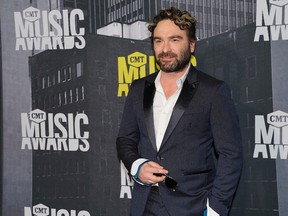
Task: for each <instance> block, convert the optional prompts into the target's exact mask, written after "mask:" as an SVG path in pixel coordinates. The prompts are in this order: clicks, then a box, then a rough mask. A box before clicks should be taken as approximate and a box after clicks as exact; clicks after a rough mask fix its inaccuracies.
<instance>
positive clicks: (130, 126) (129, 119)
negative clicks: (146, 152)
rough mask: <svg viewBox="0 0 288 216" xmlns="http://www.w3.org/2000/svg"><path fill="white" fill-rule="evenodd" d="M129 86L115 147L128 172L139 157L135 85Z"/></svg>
mask: <svg viewBox="0 0 288 216" xmlns="http://www.w3.org/2000/svg"><path fill="white" fill-rule="evenodd" d="M133 84H134V83H132V85H131V86H130V89H129V94H128V96H127V98H126V102H125V105H124V110H123V116H122V121H121V124H120V128H119V133H118V137H117V140H116V147H117V153H118V158H119V160H121V161H122V162H123V164H124V165H125V167H126V168H127V169H128V171H129V172H130V170H131V166H132V164H133V162H134V161H136V160H137V159H139V158H140V155H139V154H138V143H139V127H138V123H137V119H136V115H135V112H134V111H135V108H134V106H135V105H134V102H135V96H134V95H135V93H136V92H134V91H135V87H134V85H133Z"/></svg>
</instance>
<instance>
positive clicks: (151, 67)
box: [117, 52, 156, 97]
mask: <svg viewBox="0 0 288 216" xmlns="http://www.w3.org/2000/svg"><path fill="white" fill-rule="evenodd" d="M147 64H148V65H147ZM147 67H148V73H147ZM155 71H156V65H155V58H154V56H149V57H147V56H146V55H145V54H143V53H140V52H134V53H132V54H130V55H128V56H127V58H126V57H118V94H117V96H118V97H121V96H122V95H123V94H124V96H127V94H128V91H129V85H130V84H131V83H132V82H133V81H134V80H136V79H139V78H142V77H145V76H146V75H147V74H152V73H154V72H155Z"/></svg>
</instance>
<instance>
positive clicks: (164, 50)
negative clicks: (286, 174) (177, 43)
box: [162, 42, 171, 53]
mask: <svg viewBox="0 0 288 216" xmlns="http://www.w3.org/2000/svg"><path fill="white" fill-rule="evenodd" d="M162 51H163V52H165V53H166V52H169V51H171V46H170V43H169V42H165V43H164V44H163V50H162Z"/></svg>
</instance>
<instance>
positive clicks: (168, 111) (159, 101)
mask: <svg viewBox="0 0 288 216" xmlns="http://www.w3.org/2000/svg"><path fill="white" fill-rule="evenodd" d="M189 68H190V66H189V67H188V68H187V70H186V72H185V73H184V74H183V75H182V76H181V77H180V78H179V79H178V80H177V81H176V84H177V87H178V88H177V90H176V91H175V92H174V93H173V95H171V96H170V97H169V98H166V96H165V93H164V90H163V88H162V85H161V82H160V78H161V74H162V73H163V72H162V71H160V72H159V73H158V75H157V77H156V79H155V88H156V92H155V96H154V100H153V120H154V130H155V137H156V147H157V151H159V149H160V147H161V143H162V140H163V137H164V135H165V131H166V129H167V126H168V123H169V121H170V118H171V115H172V112H173V108H174V106H175V104H176V101H177V99H178V97H179V95H180V92H181V90H182V86H183V83H184V81H185V79H186V77H187V74H188V72H189ZM145 161H147V159H145V158H140V159H138V160H136V161H134V163H133V164H132V167H131V172H130V173H131V174H132V176H135V175H136V173H137V172H138V167H139V166H140V165H141V164H142V163H144V162H145ZM137 182H138V183H139V184H143V183H141V182H139V181H137ZM207 216H219V214H217V213H216V212H215V211H214V210H213V209H212V208H210V206H209V202H208V200H207Z"/></svg>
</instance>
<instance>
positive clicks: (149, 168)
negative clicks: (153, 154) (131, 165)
mask: <svg viewBox="0 0 288 216" xmlns="http://www.w3.org/2000/svg"><path fill="white" fill-rule="evenodd" d="M155 173H157V174H158V175H155ZM161 174H168V170H166V169H164V167H162V166H160V165H159V164H158V163H155V162H153V161H149V162H147V163H145V164H143V166H142V167H141V168H140V171H139V175H138V178H139V179H140V180H141V182H143V183H144V184H156V183H159V182H163V181H164V180H165V175H163V176H161Z"/></svg>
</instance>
